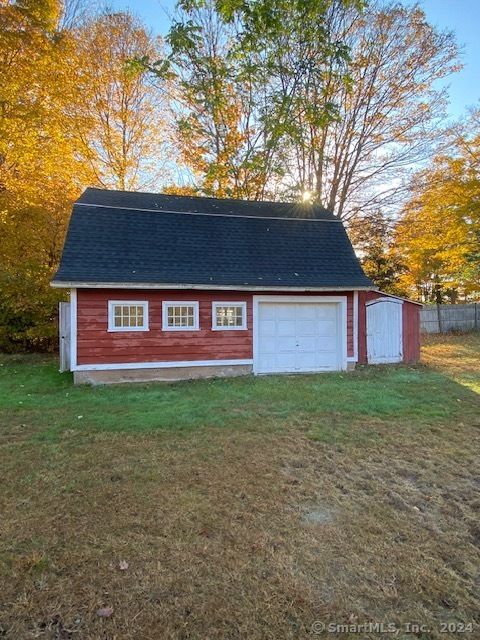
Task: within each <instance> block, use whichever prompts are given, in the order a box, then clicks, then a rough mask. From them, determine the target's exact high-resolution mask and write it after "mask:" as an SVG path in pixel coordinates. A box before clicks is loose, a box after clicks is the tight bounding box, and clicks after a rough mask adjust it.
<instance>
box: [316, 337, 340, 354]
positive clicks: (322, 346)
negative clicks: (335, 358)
mask: <svg viewBox="0 0 480 640" xmlns="http://www.w3.org/2000/svg"><path fill="white" fill-rule="evenodd" d="M335 347H336V341H335V337H332V336H318V338H316V339H315V349H316V351H331V352H332V353H336V348H335Z"/></svg>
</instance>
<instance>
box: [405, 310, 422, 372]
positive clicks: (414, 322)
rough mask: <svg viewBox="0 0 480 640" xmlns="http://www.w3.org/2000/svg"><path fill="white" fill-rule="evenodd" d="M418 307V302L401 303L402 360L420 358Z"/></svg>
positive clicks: (416, 359)
mask: <svg viewBox="0 0 480 640" xmlns="http://www.w3.org/2000/svg"><path fill="white" fill-rule="evenodd" d="M420 309H421V307H419V306H418V304H412V303H411V302H404V303H403V309H402V314H403V361H404V362H410V363H415V362H418V361H419V360H420Z"/></svg>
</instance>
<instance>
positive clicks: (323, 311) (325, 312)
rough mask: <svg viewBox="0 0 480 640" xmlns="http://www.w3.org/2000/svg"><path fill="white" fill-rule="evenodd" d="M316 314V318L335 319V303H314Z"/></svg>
mask: <svg viewBox="0 0 480 640" xmlns="http://www.w3.org/2000/svg"><path fill="white" fill-rule="evenodd" d="M316 316H317V319H318V320H336V317H337V305H336V304H318V305H316Z"/></svg>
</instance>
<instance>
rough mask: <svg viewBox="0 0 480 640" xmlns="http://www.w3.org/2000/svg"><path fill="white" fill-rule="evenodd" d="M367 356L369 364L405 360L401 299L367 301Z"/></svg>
mask: <svg viewBox="0 0 480 640" xmlns="http://www.w3.org/2000/svg"><path fill="white" fill-rule="evenodd" d="M367 357H368V362H369V364H382V363H387V362H401V361H402V360H403V348H402V302H401V301H397V300H394V299H391V300H390V299H382V300H378V301H377V300H375V301H372V302H370V303H367Z"/></svg>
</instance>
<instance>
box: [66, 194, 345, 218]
mask: <svg viewBox="0 0 480 640" xmlns="http://www.w3.org/2000/svg"><path fill="white" fill-rule="evenodd" d="M87 191H101V192H103V193H127V194H132V195H140V196H162V198H190V199H192V200H213V201H214V202H244V203H246V204H273V205H292V206H299V205H304V206H305V205H306V204H308V203H305V202H295V201H293V202H288V201H285V200H245V199H243V198H217V197H216V196H194V195H191V194H181V193H162V192H158V191H130V190H127V189H101V188H100V187H87V188H86V189H85V191H84V192H83V194H84V193H86V192H87ZM83 194H82V196H83ZM82 196H80V198H81V197H82ZM77 202H78V200H77V201H76V203H77ZM78 204H80V203H78ZM310 207H311V208H312V209H317V210H320V211H323V212H325V213H329V214H330V215H332V216H333V215H334V214H333V213H332V211H330V210H329V209H327V208H326V207H322V206H321V205H318V204H310Z"/></svg>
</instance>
